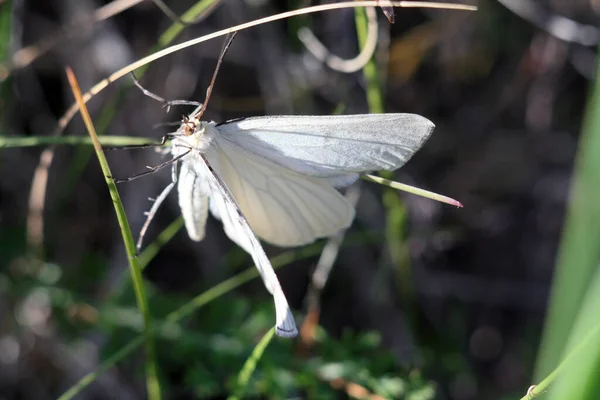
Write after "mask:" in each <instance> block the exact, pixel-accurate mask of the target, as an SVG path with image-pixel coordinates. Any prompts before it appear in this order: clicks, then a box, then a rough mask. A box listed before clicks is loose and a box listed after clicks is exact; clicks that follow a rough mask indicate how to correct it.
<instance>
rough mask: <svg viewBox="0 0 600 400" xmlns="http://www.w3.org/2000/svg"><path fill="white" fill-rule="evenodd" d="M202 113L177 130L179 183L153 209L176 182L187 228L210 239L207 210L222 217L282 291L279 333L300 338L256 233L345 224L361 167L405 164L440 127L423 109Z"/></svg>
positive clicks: (309, 234) (295, 241)
mask: <svg viewBox="0 0 600 400" xmlns="http://www.w3.org/2000/svg"><path fill="white" fill-rule="evenodd" d="M198 111H199V109H197V110H196V111H194V112H193V113H192V114H191V116H190V117H189V118H184V121H183V123H182V125H181V126H180V128H179V129H178V130H177V132H175V133H174V134H173V135H171V138H172V147H171V152H172V154H173V156H174V159H175V161H174V162H173V183H172V184H170V185H169V187H167V188H166V189H165V190H164V191H163V193H162V194H161V196H160V197H159V199H158V200H157V204H155V206H158V204H159V203H160V202H161V201H162V200H163V199H164V197H166V195H167V194H168V193H169V192H170V190H171V189H172V188H173V187H174V186H175V184H177V187H178V192H179V205H180V207H181V212H182V214H183V218H184V220H185V226H186V229H187V232H188V234H189V236H190V238H191V239H193V240H196V241H199V240H202V239H203V238H204V231H205V225H206V219H207V216H208V212H209V210H210V212H211V214H212V215H213V216H214V217H216V218H218V219H220V220H221V221H222V223H223V227H224V229H225V233H226V234H227V236H228V237H229V238H230V239H231V240H233V241H234V242H235V243H237V244H238V245H239V246H240V247H242V248H243V249H244V250H245V251H247V252H248V253H249V254H250V255H251V256H252V259H253V261H254V262H255V264H256V267H257V268H258V270H259V272H260V275H261V277H262V280H263V282H264V284H265V286H266V288H267V290H268V291H269V292H270V293H271V294H272V295H273V297H274V301H275V310H276V333H277V334H278V335H279V336H284V337H293V336H295V335H297V333H298V331H297V329H296V324H295V322H294V317H293V316H292V313H291V311H290V308H289V306H288V303H287V300H286V298H285V295H284V294H283V291H282V289H281V286H280V284H279V281H278V279H277V276H276V275H275V272H274V271H273V268H272V266H271V264H270V262H269V259H268V258H267V256H266V255H265V253H264V251H263V249H262V247H261V245H260V242H259V240H258V238H260V239H262V240H264V241H265V242H268V243H271V244H274V245H277V246H284V247H288V246H300V245H303V244H307V243H310V242H313V241H314V240H316V239H318V238H322V237H327V236H332V235H334V234H335V233H336V232H338V231H339V230H340V229H344V228H347V227H348V226H350V224H351V223H352V220H353V218H354V208H353V207H352V205H351V204H350V203H349V202H348V200H346V198H345V197H344V196H342V195H341V194H340V193H339V192H338V190H337V189H336V188H341V187H345V186H348V185H350V184H351V183H352V182H354V181H355V180H356V179H358V177H359V174H360V173H362V172H369V171H379V170H387V171H393V170H395V169H397V168H399V167H400V166H402V165H403V164H404V163H405V162H406V161H408V160H409V159H410V157H411V156H412V155H413V154H414V153H415V152H416V151H417V150H418V149H419V148H420V147H421V146H422V145H423V143H424V142H425V141H426V140H427V139H428V138H429V136H430V134H431V132H432V130H433V128H434V125H433V123H432V122H431V121H429V120H428V119H426V118H424V117H421V116H419V115H415V114H365V115H343V116H274V117H255V118H246V119H240V120H233V121H229V122H225V123H220V124H217V123H215V122H204V121H200V120H199V118H198V117H197V115H198ZM178 164H180V165H181V170H180V172H179V176H177V165H178ZM151 212H152V210H151ZM257 236H258V238H257Z"/></svg>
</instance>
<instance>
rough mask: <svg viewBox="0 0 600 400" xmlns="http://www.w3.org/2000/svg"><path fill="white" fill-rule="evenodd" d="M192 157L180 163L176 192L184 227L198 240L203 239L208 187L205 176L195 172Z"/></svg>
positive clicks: (193, 238) (206, 214) (208, 194)
mask: <svg viewBox="0 0 600 400" xmlns="http://www.w3.org/2000/svg"><path fill="white" fill-rule="evenodd" d="M192 159H193V158H188V159H184V160H183V161H182V163H181V168H180V172H179V179H178V185H177V192H178V195H179V208H181V215H182V216H183V221H184V223H185V228H186V230H187V232H188V235H189V236H190V238H191V239H192V240H194V241H197V242H198V241H200V240H202V239H204V231H205V228H206V219H207V218H208V201H209V196H210V188H209V187H208V185H207V183H206V180H205V178H204V177H203V176H199V175H198V174H197V172H196V169H195V168H194V166H193V164H192V161H191V160H192Z"/></svg>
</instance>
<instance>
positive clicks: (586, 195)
mask: <svg viewBox="0 0 600 400" xmlns="http://www.w3.org/2000/svg"><path fill="white" fill-rule="evenodd" d="M599 71H600V69H599ZM598 73H599V74H600V72H598ZM598 76H600V75H598ZM599 205H600V80H599V79H596V82H595V85H594V88H593V93H592V96H591V98H590V100H589V103H588V106H587V111H586V117H585V121H584V127H583V131H582V134H581V138H580V141H579V150H578V154H577V159H576V162H575V171H574V176H573V182H572V186H571V197H570V202H569V206H568V210H567V217H566V221H565V226H564V229H563V235H562V239H561V243H560V248H559V252H558V260H557V265H556V271H555V274H554V281H553V286H552V292H551V298H550V306H549V311H548V316H547V318H546V324H545V328H544V334H543V336H542V342H541V346H540V353H539V357H538V361H537V365H536V380H540V379H541V378H543V377H545V376H546V375H548V373H549V372H550V371H551V370H552V369H553V368H554V367H555V366H556V365H557V364H558V362H559V360H560V358H561V356H562V354H563V351H564V348H565V344H566V343H567V338H568V337H569V334H570V333H571V327H572V326H573V324H574V322H575V318H576V316H577V313H578V310H579V308H580V306H581V304H582V300H583V296H584V295H585V293H586V290H587V287H588V284H589V282H590V281H592V277H593V274H594V271H595V270H597V268H598V264H599V262H600V206H599ZM597 317H598V316H595V318H597ZM590 318H592V316H590Z"/></svg>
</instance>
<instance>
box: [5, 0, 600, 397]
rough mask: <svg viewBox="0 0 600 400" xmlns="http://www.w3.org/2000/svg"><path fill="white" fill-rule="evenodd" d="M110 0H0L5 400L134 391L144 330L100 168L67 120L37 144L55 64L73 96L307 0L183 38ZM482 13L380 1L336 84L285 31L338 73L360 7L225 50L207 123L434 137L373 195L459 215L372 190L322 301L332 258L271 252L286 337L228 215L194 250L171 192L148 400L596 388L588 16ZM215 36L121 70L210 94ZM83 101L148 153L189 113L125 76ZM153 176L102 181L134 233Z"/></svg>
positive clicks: (595, 113)
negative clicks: (305, 117)
mask: <svg viewBox="0 0 600 400" xmlns="http://www.w3.org/2000/svg"><path fill="white" fill-rule="evenodd" d="M126 3H127V2H125V1H116V2H114V3H108V2H93V1H89V0H79V1H77V2H66V1H55V2H46V1H42V0H36V1H30V2H17V1H4V2H2V1H0V79H1V80H2V87H1V88H0V121H2V132H0V148H1V150H0V398H6V399H13V398H14V399H50V398H59V397H60V396H62V397H61V398H62V399H67V398H82V399H88V398H89V399H100V398H120V399H121V398H122V399H128V398H132V399H137V398H144V397H145V396H147V394H146V385H147V382H148V376H149V375H148V373H147V368H148V366H149V365H151V364H149V360H150V359H151V358H152V357H151V358H149V357H148V352H147V351H144V336H143V335H144V316H143V314H142V313H141V312H140V310H139V308H138V305H137V303H136V296H135V293H134V290H133V285H132V280H131V278H130V276H129V272H128V271H127V256H126V253H125V251H124V245H123V240H122V238H121V235H120V229H119V225H118V223H117V219H116V217H115V213H114V210H113V207H112V205H111V203H112V202H111V198H110V196H109V194H108V190H107V188H106V183H105V182H104V179H103V176H102V175H103V174H102V172H101V171H100V169H99V168H98V162H97V161H96V158H95V155H94V153H93V149H92V147H91V146H89V143H90V141H89V139H88V138H87V133H86V129H85V127H84V125H83V124H82V123H81V118H80V116H79V115H77V116H76V117H75V118H74V120H73V122H71V124H70V125H69V126H68V128H67V130H66V132H65V134H64V135H63V136H60V137H57V136H53V132H54V130H55V127H56V123H57V121H58V120H59V118H60V117H61V115H62V114H63V113H64V112H65V110H66V109H67V108H68V107H69V106H70V105H71V104H72V102H73V95H72V93H71V90H70V88H69V86H68V84H67V81H66V77H65V74H64V68H65V67H66V66H71V67H72V68H73V70H74V71H75V74H76V76H77V78H78V81H79V84H80V85H81V87H82V89H83V90H84V91H85V90H87V89H88V88H90V87H92V86H93V85H94V84H96V83H97V82H99V81H100V80H102V79H103V78H105V77H106V76H108V75H109V74H111V73H113V72H114V71H116V70H118V69H119V68H120V67H123V66H125V65H126V64H129V63H131V62H133V61H135V60H137V59H139V58H141V57H143V56H145V55H147V54H150V53H151V52H153V51H156V50H157V49H159V48H164V47H166V46H168V45H170V44H173V43H178V42H182V41H184V40H187V39H191V38H195V37H199V36H202V35H205V34H208V33H212V32H215V31H217V30H220V29H223V28H226V27H229V26H233V25H237V24H239V23H242V22H246V21H250V20H253V19H256V18H259V17H263V16H267V15H272V14H275V13H278V12H282V11H287V10H290V9H298V8H300V7H304V6H307V5H309V4H308V3H306V4H305V3H303V2H295V1H292V2H289V1H288V2H281V1H228V0H223V1H220V2H218V1H214V0H203V1H200V2H193V1H182V2H168V3H167V5H169V6H171V7H172V8H173V11H174V13H175V14H177V15H182V19H183V20H184V21H194V20H198V21H199V22H197V23H196V24H193V25H190V26H183V25H181V24H177V23H174V22H173V21H171V20H170V19H169V18H168V17H167V16H166V15H165V14H164V13H163V12H162V11H161V10H160V8H159V7H157V5H156V4H154V3H153V2H151V1H143V2H131V3H129V5H130V7H123V8H124V10H123V11H118V12H117V11H115V10H117V7H121V6H123V5H124V4H126ZM175 3H177V4H175ZM478 6H479V10H478V11H477V12H459V11H444V10H426V9H401V8H396V9H395V23H394V24H393V25H390V23H389V22H388V21H387V19H386V18H385V17H384V15H383V12H382V10H380V9H377V17H378V28H377V29H378V39H377V43H378V46H377V50H376V52H375V54H374V57H373V58H372V60H371V62H370V63H368V64H366V65H365V66H364V68H362V69H359V70H357V71H356V72H352V73H342V72H339V71H336V70H333V69H332V68H330V67H328V66H326V65H324V64H323V63H322V62H320V61H318V60H317V59H315V58H314V56H313V55H311V54H310V53H309V52H308V51H307V50H306V48H305V47H304V45H303V44H302V43H301V41H300V40H298V37H297V32H298V30H299V28H301V27H308V28H310V29H311V30H312V32H313V33H314V34H315V35H316V36H317V37H318V38H319V39H320V40H321V41H322V42H323V44H324V45H325V47H327V48H328V49H330V50H331V51H332V52H333V53H334V54H336V55H337V56H339V57H341V58H342V59H351V58H353V57H354V56H355V55H356V54H357V53H358V52H359V50H360V49H361V48H362V47H363V46H365V43H366V42H367V41H368V33H367V31H368V26H367V25H368V22H367V18H365V14H364V13H363V11H362V10H357V12H356V13H355V11H354V10H352V9H347V10H336V11H329V12H326V13H319V14H314V15H309V16H302V17H295V18H292V19H289V20H284V21H279V22H275V23H270V24H266V25H262V26H259V27H256V28H252V29H249V30H246V31H244V32H242V33H240V34H238V36H237V38H236V39H235V41H234V43H233V46H232V48H231V49H230V51H229V52H228V54H227V55H226V57H225V61H224V64H223V67H222V70H221V73H220V75H219V77H218V78H217V84H216V86H215V92H214V94H213V97H212V100H211V103H210V106H209V107H208V111H207V113H206V116H207V117H209V118H211V119H214V120H218V121H221V120H226V119H229V118H235V117H240V116H249V115H265V114H269V115H275V114H320V115H325V114H334V113H339V112H341V111H340V110H343V113H347V114H349V113H364V112H381V111H385V112H414V113H418V114H422V115H424V116H426V117H427V118H429V119H431V120H432V121H434V122H435V123H436V125H437V127H436V130H435V132H434V135H433V136H432V138H431V139H430V140H429V142H428V143H426V145H425V146H424V147H423V149H421V151H420V152H419V153H418V154H417V155H416V156H415V157H414V158H413V159H412V160H411V161H410V162H409V163H408V164H407V165H406V166H405V167H403V168H402V169H401V170H399V171H397V173H395V174H393V176H389V177H387V176H386V178H391V179H396V180H399V181H402V182H406V183H410V184H414V185H417V186H419V187H423V188H426V189H430V190H434V191H436V192H439V193H443V194H445V195H449V196H452V197H454V198H457V199H459V200H460V201H461V202H462V203H463V204H464V205H465V208H464V209H455V208H452V207H450V206H447V205H443V204H441V203H436V202H433V201H431V200H428V199H423V198H419V197H415V196H410V195H405V194H401V193H397V192H396V191H393V190H391V189H387V188H382V187H380V186H378V185H376V184H374V183H371V182H363V183H362V184H361V185H360V188H359V190H360V198H359V200H358V203H357V218H356V221H355V223H354V225H353V226H352V228H351V229H350V230H349V231H348V232H347V233H346V235H345V237H344V239H343V241H342V244H341V246H340V248H339V254H338V256H337V259H336V261H335V263H334V265H333V269H332V271H331V274H330V276H329V279H328V281H327V284H326V286H325V288H324V289H323V290H322V291H320V293H319V295H318V296H317V297H315V298H316V299H317V300H318V301H317V302H316V303H315V302H314V299H315V298H312V297H310V296H308V295H307V294H308V293H314V291H315V288H314V287H313V286H312V285H313V284H312V283H311V274H312V272H313V271H314V269H315V266H316V265H317V263H318V260H319V255H320V254H321V251H322V249H323V247H324V243H323V242H319V243H315V244H313V245H310V246H307V247H305V248H302V249H293V250H282V249H277V248H273V247H268V246H267V248H266V250H267V252H268V254H269V255H270V256H272V262H273V265H274V266H275V267H276V268H278V269H277V270H278V275H279V277H280V279H281V282H282V286H283V288H284V291H285V292H286V294H287V296H288V299H289V301H290V303H291V305H292V307H293V309H294V311H295V314H296V317H297V320H298V322H299V323H300V324H301V325H302V328H303V329H302V332H301V333H302V334H301V336H300V337H299V338H298V339H294V340H285V339H281V338H277V337H273V336H272V331H270V329H271V328H272V325H273V318H274V310H273V307H272V302H271V299H270V298H269V297H268V294H267V292H266V290H265V289H264V287H263V286H262V284H261V282H260V280H259V279H256V278H257V276H258V273H257V272H256V270H255V269H254V268H253V267H252V266H251V259H250V257H249V256H248V255H246V254H245V253H244V252H243V251H242V250H240V249H239V248H237V247H235V246H234V245H232V243H231V242H230V241H229V240H228V239H227V237H226V236H225V235H224V233H223V231H222V227H221V224H220V223H219V222H218V221H214V220H211V221H210V222H209V226H208V230H207V237H206V239H205V240H204V241H203V242H201V243H200V244H198V243H195V242H192V241H190V240H189V238H188V237H187V234H186V233H185V231H184V230H182V229H181V228H182V223H181V220H180V219H179V212H178V206H177V196H176V194H173V195H172V196H171V198H170V199H169V201H167V202H166V203H165V206H164V207H163V209H162V210H161V211H160V212H159V214H158V215H157V217H156V219H155V221H154V222H153V224H152V225H151V228H150V231H149V233H148V236H147V239H148V240H147V242H148V245H147V246H146V248H145V250H144V251H143V252H142V253H141V254H140V255H139V264H140V267H141V268H143V270H144V278H145V279H144V283H145V290H146V292H147V295H148V301H149V317H150V321H149V322H150V323H151V325H152V326H153V331H152V332H153V341H154V346H155V353H156V354H155V355H154V357H153V358H154V360H155V362H156V367H157V371H158V381H159V383H160V393H161V396H162V398H173V399H179V398H206V399H209V398H211V399H212V398H227V397H230V398H242V397H245V398H348V397H350V398H371V399H381V398H389V399H402V398H404V399H412V400H418V399H423V400H424V399H434V398H435V399H456V400H469V399H476V398H477V399H518V398H524V399H527V391H528V389H529V387H530V385H532V384H539V386H537V387H536V388H535V389H531V391H530V393H531V395H535V396H536V398H538V397H537V396H539V398H551V399H566V398H569V399H597V398H599V397H600V387H599V386H598V382H600V380H598V379H597V377H598V376H599V375H598V374H599V373H600V372H599V371H598V365H600V362H599V361H600V345H599V344H600V322H598V317H597V316H598V315H600V290H599V289H598V288H599V287H600V286H599V285H598V282H599V281H598V268H597V266H598V263H599V261H600V260H599V259H600V237H599V236H600V164H599V163H600V103H599V100H598V99H599V97H598V96H600V94H599V93H600V89H598V88H597V86H598V85H597V84H596V85H594V83H593V82H594V78H595V76H596V69H597V66H596V65H597V60H596V57H597V52H596V46H597V44H598V43H597V42H598V41H599V40H600V30H599V29H597V28H596V26H598V21H599V20H600V17H599V15H598V14H599V13H600V11H598V10H599V9H598V7H597V5H596V4H595V3H594V2H588V1H579V0H578V1H572V2H558V1H551V0H520V1H516V2H515V1H512V0H500V1H489V2H483V4H478ZM101 7H103V8H101ZM94 10H100V12H94ZM186 10H187V11H186ZM386 11H389V10H386ZM111 13H112V14H111ZM113 14H114V15H113ZM553 21H554V22H556V21H558V22H560V23H559V24H557V23H553ZM221 45H222V40H220V39H216V40H211V41H207V42H204V43H202V44H200V45H198V46H193V47H191V48H188V49H185V50H182V51H180V52H176V53H174V54H172V55H169V56H167V57H164V58H161V59H159V60H157V61H155V62H153V63H151V64H150V65H149V66H148V67H146V68H143V69H140V70H138V71H136V76H137V77H138V78H139V79H140V80H141V83H142V84H143V85H144V86H145V87H146V88H147V89H149V90H151V91H153V92H154V93H157V94H159V95H160V96H162V97H164V98H166V99H189V100H198V101H202V100H203V99H204V96H205V91H206V87H207V84H208V83H209V81H210V77H211V75H212V71H213V68H214V65H215V63H216V57H217V56H218V54H219V49H220V47H221ZM88 108H89V111H90V113H91V115H92V119H93V121H94V123H95V128H96V130H97V131H98V133H99V134H102V135H106V136H104V137H101V140H102V141H103V143H104V144H105V145H108V146H115V145H122V144H141V143H148V142H154V141H157V140H159V139H160V137H161V136H162V135H163V134H164V133H165V132H168V131H169V129H170V128H168V127H159V128H156V127H155V125H157V124H162V123H164V122H169V121H177V120H178V119H179V118H180V116H181V114H182V113H185V112H187V109H185V108H184V109H181V108H179V107H178V108H174V109H172V110H171V111H170V112H168V113H167V112H166V110H162V109H161V105H160V103H157V102H155V101H154V100H152V99H150V98H148V97H146V96H144V95H143V94H142V93H141V92H140V91H139V90H137V89H136V88H135V87H133V85H132V82H131V80H130V79H128V78H122V79H121V80H119V81H117V82H115V83H112V84H111V85H109V87H108V88H107V89H106V90H104V91H103V92H101V93H100V94H99V95H97V96H96V97H95V98H94V99H93V100H91V101H90V102H89V103H88ZM583 110H585V117H584V111H583ZM60 144H62V145H60ZM48 145H52V146H53V147H50V148H47V147H44V146H48ZM107 157H108V161H109V163H110V166H111V171H112V173H113V174H114V175H115V176H117V177H127V176H132V175H134V174H136V173H139V172H143V171H144V169H145V166H146V165H157V164H159V163H160V162H162V161H164V158H163V156H162V155H160V154H157V152H155V151H153V150H152V149H145V150H121V151H111V152H107ZM50 159H51V161H52V163H51V166H50V167H49V169H45V168H44V166H48V165H50V164H49V163H48V161H49V160H50ZM169 180H170V174H169V173H168V172H167V171H161V172H158V173H156V174H153V175H151V176H150V177H146V178H140V179H138V180H135V181H133V182H130V183H127V184H123V185H119V186H118V189H119V192H120V196H121V199H122V204H123V206H124V207H125V211H126V213H127V218H128V222H129V224H130V225H131V228H132V230H133V233H134V236H135V235H136V233H137V231H138V230H139V228H140V227H141V225H142V224H143V222H144V219H145V216H144V211H146V210H148V209H149V207H150V205H151V203H150V202H149V201H148V197H155V196H156V195H158V193H160V191H161V190H162V188H163V187H164V186H165V185H166V184H167V183H168V182H169ZM315 304H316V305H315ZM546 316H547V318H546ZM150 375H151V374H150ZM82 378H83V379H82ZM153 398H158V396H157V394H156V393H154V394H153Z"/></svg>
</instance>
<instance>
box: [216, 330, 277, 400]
mask: <svg viewBox="0 0 600 400" xmlns="http://www.w3.org/2000/svg"><path fill="white" fill-rule="evenodd" d="M273 336H275V328H271V329H269V331H268V332H267V333H266V334H265V335H264V336H263V337H262V339H260V342H258V343H257V344H256V346H255V347H254V350H253V351H252V354H251V355H250V357H248V359H247V360H246V362H245V363H244V366H243V367H242V369H241V371H240V373H239V374H238V378H237V382H236V385H235V390H234V392H233V394H232V395H231V396H229V397H228V398H227V400H240V399H242V398H243V397H244V393H245V391H246V388H247V387H248V382H250V377H251V376H252V373H253V372H254V370H255V369H256V365H257V364H258V360H260V358H261V357H262V355H263V354H264V352H265V349H266V348H267V346H268V345H269V343H270V342H271V339H273Z"/></svg>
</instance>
